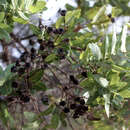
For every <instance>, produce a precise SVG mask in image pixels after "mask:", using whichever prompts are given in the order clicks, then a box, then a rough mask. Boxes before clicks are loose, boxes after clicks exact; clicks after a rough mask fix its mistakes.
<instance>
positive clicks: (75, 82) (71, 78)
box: [70, 75, 78, 85]
mask: <svg viewBox="0 0 130 130" xmlns="http://www.w3.org/2000/svg"><path fill="white" fill-rule="evenodd" d="M70 80H71V81H72V82H73V83H74V84H76V85H78V80H77V79H75V77H74V76H73V75H70Z"/></svg>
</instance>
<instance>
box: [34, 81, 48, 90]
mask: <svg viewBox="0 0 130 130" xmlns="http://www.w3.org/2000/svg"><path fill="white" fill-rule="evenodd" d="M32 89H35V90H37V91H46V89H47V88H46V85H45V84H44V83H43V82H41V81H38V82H36V83H35V84H34V85H33V86H32Z"/></svg>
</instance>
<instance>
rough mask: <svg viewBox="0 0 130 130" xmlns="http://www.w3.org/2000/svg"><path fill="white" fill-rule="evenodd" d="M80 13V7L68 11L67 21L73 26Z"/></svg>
mask: <svg viewBox="0 0 130 130" xmlns="http://www.w3.org/2000/svg"><path fill="white" fill-rule="evenodd" d="M80 13H81V10H80V9H77V10H73V11H68V12H67V14H66V16H65V23H66V24H69V25H70V26H73V25H74V24H75V19H78V18H79V17H80Z"/></svg>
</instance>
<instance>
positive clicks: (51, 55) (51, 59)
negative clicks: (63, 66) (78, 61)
mask: <svg viewBox="0 0 130 130" xmlns="http://www.w3.org/2000/svg"><path fill="white" fill-rule="evenodd" d="M56 58H57V56H56V54H50V55H49V56H47V57H46V59H45V61H46V62H51V61H53V60H55V59H56Z"/></svg>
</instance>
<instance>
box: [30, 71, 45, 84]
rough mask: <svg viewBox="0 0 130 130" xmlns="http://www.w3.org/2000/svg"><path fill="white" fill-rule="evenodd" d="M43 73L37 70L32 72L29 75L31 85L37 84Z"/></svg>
mask: <svg viewBox="0 0 130 130" xmlns="http://www.w3.org/2000/svg"><path fill="white" fill-rule="evenodd" d="M43 73H44V71H43V70H42V69H37V70H35V71H33V72H32V73H31V75H30V81H32V83H37V82H38V81H39V80H40V79H41V78H42V76H43Z"/></svg>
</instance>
